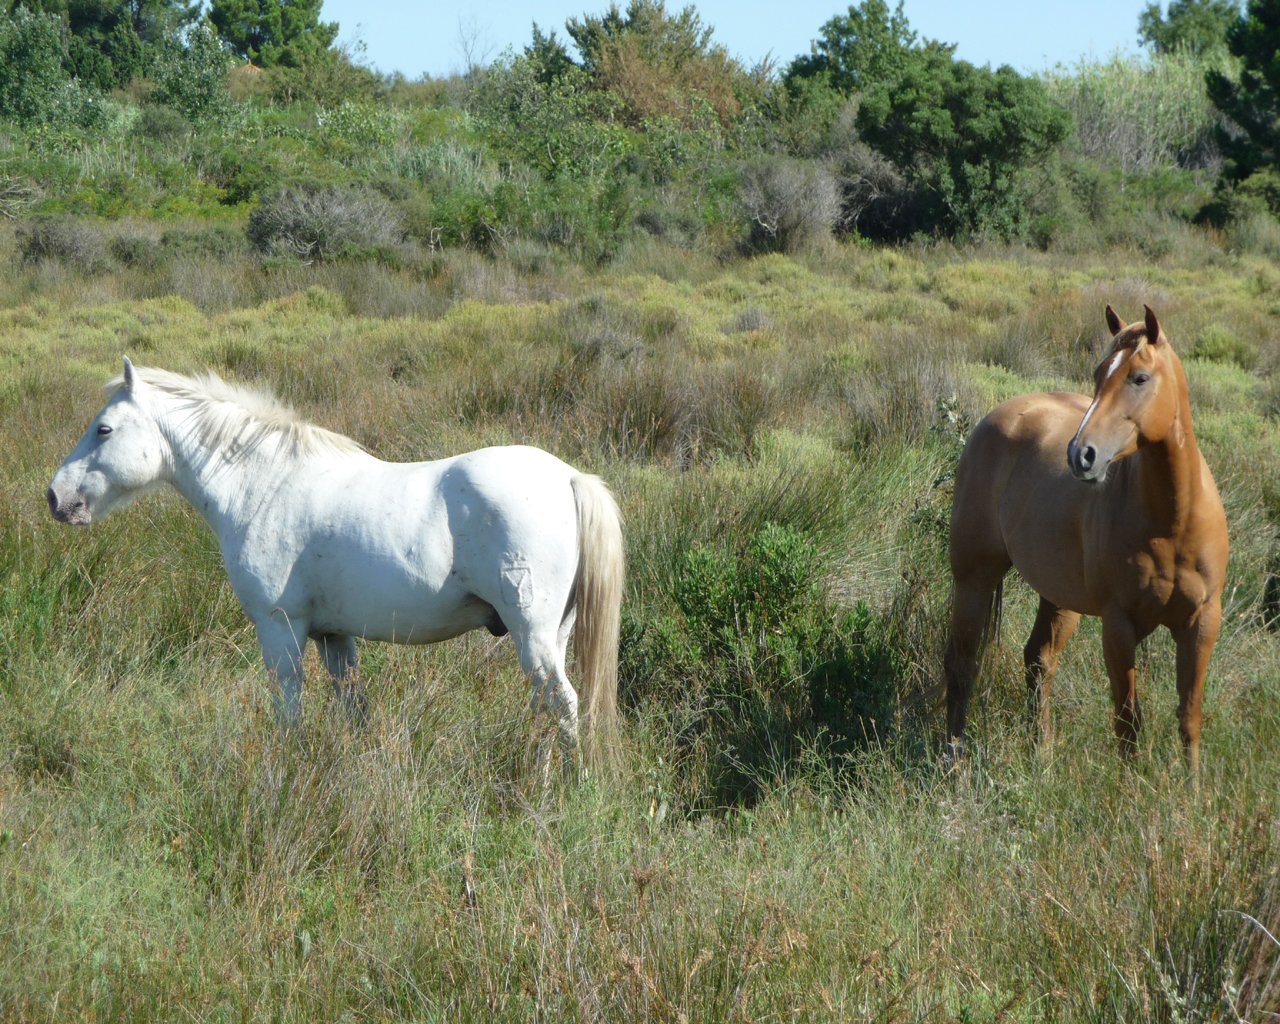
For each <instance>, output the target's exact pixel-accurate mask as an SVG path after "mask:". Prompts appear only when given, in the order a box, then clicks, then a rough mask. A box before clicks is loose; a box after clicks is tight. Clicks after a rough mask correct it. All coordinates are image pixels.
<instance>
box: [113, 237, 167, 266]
mask: <svg viewBox="0 0 1280 1024" xmlns="http://www.w3.org/2000/svg"><path fill="white" fill-rule="evenodd" d="M108 248H109V249H110V250H111V256H112V258H114V259H115V261H116V262H117V263H120V264H122V265H123V266H126V267H138V268H140V269H143V270H152V269H154V268H156V267H158V266H159V265H160V262H161V258H162V254H161V248H160V243H159V242H158V241H156V239H154V238H150V237H148V236H147V235H117V236H116V237H115V238H113V239H111V242H110V243H109V246H108Z"/></svg>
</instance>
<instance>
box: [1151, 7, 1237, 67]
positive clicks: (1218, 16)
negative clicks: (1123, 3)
mask: <svg viewBox="0 0 1280 1024" xmlns="http://www.w3.org/2000/svg"><path fill="white" fill-rule="evenodd" d="M1239 17H1240V6H1239V4H1238V3H1237V2H1236V0H1170V3H1169V12H1168V14H1162V13H1161V11H1160V4H1158V3H1150V4H1147V6H1146V7H1145V8H1144V9H1143V11H1142V13H1141V14H1140V15H1138V42H1140V43H1142V45H1143V46H1149V47H1151V49H1152V50H1154V51H1155V52H1156V53H1173V52H1174V51H1176V50H1186V51H1187V52H1189V53H1191V54H1193V55H1195V56H1197V57H1210V56H1214V55H1216V54H1220V53H1222V52H1223V51H1225V50H1226V48H1227V32H1228V30H1229V29H1230V28H1231V26H1232V25H1233V24H1234V23H1235V21H1236V19H1237V18H1239Z"/></svg>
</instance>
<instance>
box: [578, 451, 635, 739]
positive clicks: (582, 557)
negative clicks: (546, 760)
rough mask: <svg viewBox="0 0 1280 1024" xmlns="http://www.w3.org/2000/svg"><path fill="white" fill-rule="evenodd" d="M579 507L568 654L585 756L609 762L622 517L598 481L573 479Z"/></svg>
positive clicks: (614, 726) (614, 732) (614, 733)
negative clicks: (575, 667)
mask: <svg viewBox="0 0 1280 1024" xmlns="http://www.w3.org/2000/svg"><path fill="white" fill-rule="evenodd" d="M573 496H574V500H575V502H576V503H577V506H578V551H579V554H578V579H577V586H576V588H575V591H574V604H575V606H576V607H577V611H578V621H577V624H576V626H575V627H574V631H573V653H574V656H575V658H576V659H577V662H578V675H579V678H580V684H579V691H580V694H581V697H582V706H583V708H584V713H583V716H582V717H583V725H584V729H583V732H584V734H585V736H586V737H587V739H588V741H589V748H588V749H589V752H590V756H592V757H596V756H597V755H599V754H603V755H604V757H605V758H606V759H609V760H612V759H614V758H616V756H617V749H618V741H619V736H618V623H619V615H620V612H621V608H622V584H623V577H624V565H625V557H626V556H625V551H624V548H623V542H622V517H621V516H620V515H619V513H618V506H617V504H616V503H615V502H614V500H613V495H612V494H610V493H609V488H608V487H607V486H605V483H604V481H603V480H601V479H600V478H599V477H597V476H590V475H589V474H586V473H580V474H578V475H577V476H575V477H574V478H573Z"/></svg>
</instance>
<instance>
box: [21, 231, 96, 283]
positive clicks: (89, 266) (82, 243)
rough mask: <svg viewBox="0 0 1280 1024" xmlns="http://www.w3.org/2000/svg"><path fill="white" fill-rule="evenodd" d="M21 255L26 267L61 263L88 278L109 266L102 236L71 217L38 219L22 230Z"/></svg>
mask: <svg viewBox="0 0 1280 1024" xmlns="http://www.w3.org/2000/svg"><path fill="white" fill-rule="evenodd" d="M17 239H18V253H19V255H20V257H21V259H22V261H23V262H24V263H43V262H50V263H59V264H61V265H62V266H64V267H68V268H69V269H72V270H77V271H79V272H81V273H84V274H94V273H98V272H100V271H102V270H105V269H106V268H107V265H108V261H107V250H106V245H105V244H104V243H103V240H102V232H101V231H99V230H98V229H97V228H96V227H94V226H93V225H91V224H88V223H86V222H85V221H82V220H76V219H75V218H71V217H37V218H35V219H34V220H32V221H30V222H28V223H27V224H24V225H22V226H21V227H19V228H18V232H17Z"/></svg>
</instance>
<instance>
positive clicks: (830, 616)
mask: <svg viewBox="0 0 1280 1024" xmlns="http://www.w3.org/2000/svg"><path fill="white" fill-rule="evenodd" d="M822 562H823V559H822V558H821V556H820V552H819V549H818V548H817V546H816V545H815V544H814V543H813V541H812V540H810V539H809V538H808V537H807V536H806V535H805V534H803V533H801V532H799V531H797V530H795V529H792V528H789V527H782V526H776V525H772V524H767V525H765V526H764V527H762V528H761V529H759V530H757V531H755V532H754V533H752V534H751V535H750V536H749V537H748V538H747V539H746V541H745V543H744V544H743V545H742V547H741V548H739V549H737V550H733V549H730V548H727V547H714V548H712V547H698V548H694V549H693V550H691V551H689V552H688V553H687V554H686V556H685V557H684V559H683V560H682V563H681V565H680V567H679V570H678V572H677V575H676V578H675V580H674V584H673V593H672V595H671V596H672V599H673V601H674V604H675V606H676V609H677V614H675V615H659V616H656V617H654V618H652V619H650V620H649V621H646V622H641V621H638V620H637V619H636V618H635V616H634V613H631V612H625V613H624V628H623V644H622V648H621V663H620V674H621V684H622V686H623V695H624V699H626V700H628V701H629V702H631V703H633V704H639V703H645V704H649V703H651V702H652V703H655V704H656V703H661V704H664V705H666V706H667V707H668V708H669V709H670V711H669V714H670V715H671V716H672V717H673V719H674V721H673V725H674V727H675V728H676V729H677V731H678V734H679V736H680V740H681V743H682V746H683V747H684V749H685V750H686V752H687V754H688V761H687V770H688V772H689V773H690V774H691V775H692V776H693V777H692V778H691V779H690V783H691V793H692V794H694V796H692V798H691V799H692V800H693V801H694V802H698V801H699V800H705V801H707V802H708V803H710V804H711V805H715V806H719V805H724V804H728V803H735V802H742V801H748V802H749V801H751V800H752V799H754V798H755V797H757V796H759V795H760V793H761V791H762V790H763V789H764V788H765V787H767V786H768V784H769V783H770V782H771V780H772V779H773V778H774V777H775V776H776V775H777V774H778V773H779V772H782V771H785V770H786V769H787V767H788V765H790V764H792V763H793V762H795V761H796V760H797V759H798V758H799V757H801V756H802V755H803V754H804V753H805V752H806V751H812V750H813V749H814V748H815V747H816V748H818V749H820V750H822V751H823V752H824V754H826V755H827V756H838V755H839V754H841V753H845V752H849V751H851V750H854V749H856V748H858V747H860V746H862V745H864V744H865V743H866V742H867V741H868V739H870V738H874V737H877V736H881V735H884V734H885V733H886V731H887V729H888V727H889V726H890V725H891V722H892V719H893V715H894V712H895V708H896V693H897V680H898V679H899V678H901V677H902V676H903V675H904V674H905V670H904V667H903V666H902V665H901V664H900V663H899V661H898V658H897V656H896V655H895V654H894V652H893V651H892V649H891V647H890V645H889V644H888V642H887V634H886V632H885V630H884V629H883V627H882V624H881V623H880V622H879V620H878V619H877V618H876V616H875V615H874V614H873V613H872V612H871V611H870V610H869V609H868V608H867V607H866V606H865V605H863V604H859V605H857V606H856V607H855V608H853V609H847V608H840V607H837V606H835V605H833V604H832V603H831V601H830V600H829V599H828V598H827V597H826V595H825V593H824V587H823V579H822ZM674 695H679V697H674Z"/></svg>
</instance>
